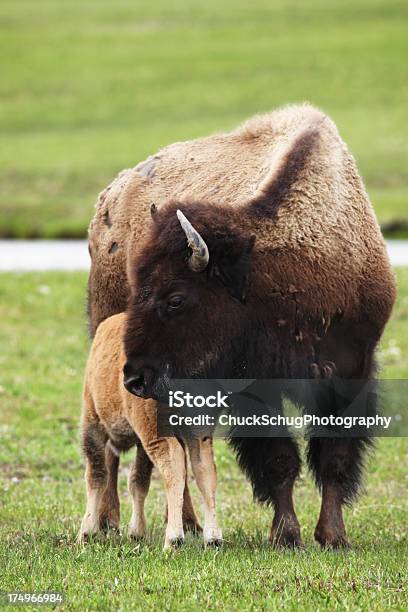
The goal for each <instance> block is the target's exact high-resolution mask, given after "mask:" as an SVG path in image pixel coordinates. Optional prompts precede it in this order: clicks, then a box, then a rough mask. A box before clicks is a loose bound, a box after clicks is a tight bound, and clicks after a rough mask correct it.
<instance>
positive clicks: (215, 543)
mask: <svg viewBox="0 0 408 612" xmlns="http://www.w3.org/2000/svg"><path fill="white" fill-rule="evenodd" d="M223 543H224V540H223V539H222V538H213V539H211V540H206V541H205V542H204V546H205V548H221V546H222V545H223Z"/></svg>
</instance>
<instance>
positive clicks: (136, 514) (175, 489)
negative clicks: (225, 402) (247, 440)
mask: <svg viewBox="0 0 408 612" xmlns="http://www.w3.org/2000/svg"><path fill="white" fill-rule="evenodd" d="M124 324H125V315H124V314H119V315H116V316H113V317H110V318H109V319H107V320H106V321H104V322H103V323H102V324H101V325H100V326H99V328H98V331H97V334H96V336H95V339H94V341H93V345H92V348H91V352H90V355H89V359H88V363H87V367H86V374H85V384H84V394H83V412H82V424H81V438H82V448H83V451H84V454H85V458H86V483H87V498H88V499H87V508H86V511H85V515H84V518H83V521H82V525H81V530H80V534H79V539H80V540H81V541H83V540H85V539H87V537H88V536H89V535H91V534H93V533H96V532H98V531H100V530H101V529H106V528H109V527H113V528H118V526H119V498H118V493H117V477H118V467H119V453H120V451H126V450H128V449H129V448H131V447H132V446H134V445H135V444H136V445H137V455H136V459H135V462H134V464H133V466H132V468H131V470H130V473H129V492H130V495H131V497H132V502H133V513H132V518H131V521H130V525H129V535H131V536H132V537H137V538H139V537H142V536H143V535H144V532H145V528H146V521H145V515H144V502H145V498H146V496H147V494H148V491H149V485H150V477H151V473H152V467H153V465H156V466H157V467H158V469H159V471H160V473H161V475H162V477H163V480H164V484H165V488H166V495H167V508H168V512H167V529H166V539H165V548H169V547H170V546H174V545H175V544H179V543H180V542H181V541H182V540H183V537H184V532H183V527H184V528H187V529H191V530H197V531H199V530H201V528H200V527H199V524H198V521H197V518H196V515H195V512H194V508H193V505H192V501H191V498H190V494H189V490H188V486H187V482H186V476H187V471H186V456H185V451H184V444H183V443H182V442H181V441H179V440H178V439H177V438H176V437H167V438H163V437H158V435H157V431H156V430H157V426H156V425H157V424H156V416H157V415H156V410H157V405H156V402H155V401H153V400H143V399H140V398H138V397H135V396H134V395H131V394H130V393H128V392H127V391H126V390H125V388H124V386H123V381H122V378H123V374H122V371H123V366H124V363H125V355H124V352H123V348H122V337H123V328H124ZM187 446H188V448H189V453H190V459H191V465H192V468H193V471H194V475H195V478H196V481H197V484H198V487H199V489H200V491H201V493H202V495H203V500H204V509H205V524H204V540H205V542H206V544H209V543H212V544H214V543H219V542H220V541H221V539H222V536H221V531H220V529H219V527H218V525H217V520H216V516H215V489H216V472H215V465H214V460H213V454H212V440H211V438H206V439H203V440H199V439H189V440H188V441H187Z"/></svg>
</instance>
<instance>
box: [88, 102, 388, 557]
mask: <svg viewBox="0 0 408 612" xmlns="http://www.w3.org/2000/svg"><path fill="white" fill-rule="evenodd" d="M153 203H154V204H156V212H155V213H154V214H153V222H152V221H151V220H150V212H149V209H150V205H151V204H153ZM177 208H180V209H181V210H182V211H183V212H184V214H185V215H186V216H187V218H188V219H189V221H190V222H191V223H192V224H193V226H194V227H195V229H196V230H197V231H198V232H199V233H200V234H201V236H202V237H203V238H204V240H205V241H206V243H207V245H208V248H209V252H210V263H209V266H208V268H207V270H206V271H205V272H203V273H201V274H197V273H193V272H191V271H190V270H189V268H188V266H187V265H186V262H187V259H188V257H189V250H188V248H187V243H186V239H185V235H184V233H183V231H182V229H181V227H180V224H179V223H178V221H177V218H176V214H175V213H176V209H177ZM113 243H116V244H117V245H118V248H117V249H115V250H113V249H112V244H113ZM90 248H91V254H92V269H91V274H90V281H89V290H90V295H89V312H90V320H91V329H92V330H95V329H96V327H97V326H98V324H99V322H100V321H101V320H103V319H104V318H105V317H106V316H108V315H110V314H112V312H116V311H117V310H124V309H125V308H126V306H127V304H129V310H128V313H129V317H128V324H127V327H126V334H125V350H126V356H127V364H128V367H129V369H130V370H133V371H134V372H139V373H140V372H142V373H143V376H142V379H143V380H144V378H143V377H145V374H146V371H148V372H149V376H150V377H152V376H153V374H152V373H153V372H154V380H153V382H149V393H150V395H151V396H156V397H160V396H161V394H164V393H165V390H166V385H167V379H168V377H169V376H174V377H180V378H182V377H200V376H201V377H219V378H221V377H225V378H229V377H247V378H252V377H253V378H256V377H257V378H271V377H273V378H308V377H310V376H313V377H316V375H317V376H320V375H321V376H322V377H325V376H326V374H325V372H327V371H332V369H333V368H332V365H333V364H334V368H335V370H336V373H337V375H338V376H340V377H341V378H356V379H365V378H370V377H372V376H373V375H374V351H375V347H376V345H377V343H378V341H379V339H380V337H381V334H382V331H383V329H384V326H385V324H386V322H387V320H388V318H389V316H390V312H391V309H392V305H393V303H394V300H395V280H394V276H393V273H392V271H391V268H390V264H389V261H388V258H387V254H386V250H385V245H384V241H383V238H382V236H381V232H380V229H379V226H378V223H377V221H376V219H375V216H374V213H373V209H372V207H371V204H370V202H369V200H368V198H367V195H366V192H365V190H364V186H363V184H362V181H361V179H360V177H359V175H358V172H357V169H356V166H355V163H354V160H353V158H352V156H351V155H350V153H349V152H348V150H347V148H346V146H345V144H344V143H343V142H342V140H341V139H340V136H339V134H338V132H337V129H336V127H335V125H334V124H333V122H332V121H331V120H330V119H329V118H328V117H326V116H325V115H324V114H323V113H321V112H320V111H318V110H316V109H314V108H312V107H310V106H308V105H303V106H293V107H287V108H284V109H281V110H278V111H276V112H274V113H271V114H269V115H264V116H261V117H256V118H254V119H252V120H250V121H249V122H247V123H246V124H245V125H244V126H243V127H242V128H239V129H238V130H236V131H235V132H232V133H231V134H221V135H215V136H211V137H209V138H205V139H201V140H198V141H193V142H188V143H176V144H175V145H172V146H170V147H167V148H166V149H163V151H161V152H159V154H158V155H157V156H155V157H153V158H151V159H150V160H148V162H146V163H145V164H141V165H139V166H137V167H136V168H135V169H133V170H128V171H126V172H125V173H122V175H120V177H119V178H118V179H117V180H116V181H115V182H114V183H113V184H112V186H111V187H110V188H108V190H106V191H105V192H104V193H103V194H102V196H101V198H100V201H99V204H98V208H97V214H96V216H95V219H94V221H93V223H92V225H91V228H90ZM130 287H131V289H132V295H131V299H130V301H129V291H130ZM175 293H176V294H178V295H181V296H182V299H183V309H182V310H179V311H177V312H173V311H172V308H171V297H172V296H174V294H175ZM328 364H332V365H328ZM316 373H317V374H316ZM145 378H146V377H145ZM305 401H307V400H305ZM305 408H306V409H308V406H307V405H306V406H305ZM329 408H330V407H329ZM368 443H369V442H368V441H365V440H361V441H356V440H331V441H328V440H318V439H316V438H314V437H313V432H312V434H311V442H310V450H309V455H308V459H309V464H310V466H311V469H312V471H313V473H314V474H315V476H316V480H317V482H318V484H319V485H320V486H321V488H322V495H323V499H322V511H321V515H320V519H319V522H318V525H317V528H316V538H317V539H318V540H319V542H320V543H321V544H322V545H323V546H333V547H337V546H344V545H346V544H347V540H346V536H345V530H344V524H343V519H342V514H341V508H342V505H343V504H344V503H347V502H349V501H350V500H351V499H352V498H353V497H354V496H355V494H356V493H357V491H358V489H359V483H360V476H361V466H362V463H363V450H364V447H365V446H367V444H368ZM232 444H233V446H234V447H235V449H236V451H237V454H238V458H239V461H240V464H241V466H242V467H243V469H244V470H245V472H246V473H247V474H248V476H249V477H250V479H251V481H252V484H253V488H254V493H255V495H256V496H257V497H258V499H259V500H261V501H266V502H269V503H272V504H273V505H274V508H275V518H274V521H273V525H272V531H271V538H272V539H273V540H274V541H276V540H279V541H281V542H283V543H285V544H289V545H297V544H299V543H300V531H299V527H298V523H297V519H296V515H295V513H294V510H293V503H292V489H293V484H294V481H295V479H296V476H297V474H298V472H299V466H300V461H299V457H298V452H297V449H296V446H295V443H294V442H293V441H291V440H290V439H282V440H273V439H270V440H269V439H267V440H262V441H259V440H258V441H255V442H254V441H248V440H244V439H241V440H240V439H234V440H233V441H232Z"/></svg>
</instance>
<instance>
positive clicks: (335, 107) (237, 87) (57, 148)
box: [0, 0, 408, 237]
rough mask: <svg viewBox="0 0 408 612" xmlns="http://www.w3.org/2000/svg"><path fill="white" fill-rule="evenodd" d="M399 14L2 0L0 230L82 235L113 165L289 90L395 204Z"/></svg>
mask: <svg viewBox="0 0 408 612" xmlns="http://www.w3.org/2000/svg"><path fill="white" fill-rule="evenodd" d="M407 17H408V6H407V3H406V2H405V1H404V0H387V2H384V0H331V1H330V2H327V1H326V0H306V1H301V0H292V1H289V0H286V1H285V0H275V1H274V2H270V1H269V0H253V1H252V2H248V1H247V0H223V1H222V2H219V1H216V0H207V1H206V2H205V3H204V2H196V1H195V0H173V1H172V2H169V1H168V0H156V2H148V3H142V2H135V1H134V0H117V1H116V2H111V1H110V0H88V1H87V2H83V1H79V0H70V2H63V1H62V0H38V1H37V2H32V0H19V2H15V1H14V0H3V2H2V3H1V8H0V28H1V31H0V53H1V56H2V79H1V81H0V132H1V134H2V144H3V146H2V147H1V150H0V205H1V211H2V214H1V216H0V235H3V236H4V235H11V236H19V237H22V236H36V235H37V236H38V235H43V236H48V237H56V236H70V235H71V236H76V235H83V234H84V232H85V228H86V227H87V225H88V223H89V220H90V217H91V215H92V210H93V204H94V202H95V201H96V196H97V194H98V192H99V191H100V190H102V189H103V188H104V187H105V186H106V184H107V183H108V182H109V181H110V180H111V179H112V178H113V177H114V176H115V175H116V173H117V172H118V171H119V170H121V169H122V168H124V167H129V166H132V165H135V164H136V163H137V162H138V161H140V160H141V159H143V158H145V157H146V156H147V155H148V154H150V153H153V152H155V151H156V150H157V149H158V147H161V146H163V145H166V144H168V143H171V142H173V141H175V140H182V139H188V138H194V137H197V136H201V135H205V134H208V133H210V132H213V131H216V130H226V129H229V128H232V127H234V126H235V125H236V124H237V123H238V122H240V121H241V120H243V119H245V118H246V117H248V116H250V115H252V114H254V113H257V112H264V111H268V110H270V109H272V108H275V107H277V106H279V105H282V104H286V103H288V102H296V101H304V100H309V101H310V102H312V103H314V104H316V105H318V106H320V107H322V108H323V109H324V110H325V111H327V112H328V113H329V114H330V115H331V116H332V117H333V118H334V120H335V121H336V122H337V124H338V126H339V128H340V131H341V134H342V135H343V137H344V138H345V140H346V141H347V142H348V143H349V146H350V148H351V150H352V151H353V153H354V154H355V155H356V157H357V160H358V164H359V167H360V169H361V171H362V174H363V176H364V178H365V180H366V182H367V185H368V188H369V192H370V194H371V197H372V199H373V202H374V205H375V208H376V210H377V213H378V215H379V218H380V219H381V221H389V220H390V219H395V218H406V217H407V216H408V215H407V205H406V202H407V199H408V171H407V168H408V144H407V143H408V121H407V108H408V87H407V79H406V76H407V62H406V57H407V53H408V35H407V34H408V28H407Z"/></svg>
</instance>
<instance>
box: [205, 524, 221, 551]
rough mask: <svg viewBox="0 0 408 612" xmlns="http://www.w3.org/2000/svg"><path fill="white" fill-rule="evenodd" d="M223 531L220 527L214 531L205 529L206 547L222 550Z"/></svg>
mask: <svg viewBox="0 0 408 612" xmlns="http://www.w3.org/2000/svg"><path fill="white" fill-rule="evenodd" d="M222 542H223V540H222V531H221V529H219V528H218V527H214V528H213V529H207V530H206V529H204V546H205V547H206V548H207V546H210V547H211V548H220V546H222Z"/></svg>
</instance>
